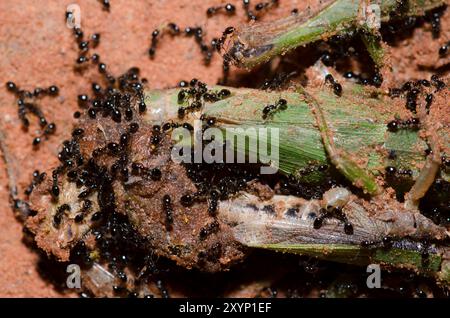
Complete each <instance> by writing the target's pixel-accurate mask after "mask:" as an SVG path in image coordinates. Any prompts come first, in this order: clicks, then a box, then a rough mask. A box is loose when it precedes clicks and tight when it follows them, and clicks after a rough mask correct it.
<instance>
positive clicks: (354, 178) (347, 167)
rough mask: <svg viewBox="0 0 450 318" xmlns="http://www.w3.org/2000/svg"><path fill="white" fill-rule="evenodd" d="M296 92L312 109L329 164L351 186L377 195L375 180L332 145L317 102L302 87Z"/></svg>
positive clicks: (378, 191)
mask: <svg viewBox="0 0 450 318" xmlns="http://www.w3.org/2000/svg"><path fill="white" fill-rule="evenodd" d="M297 92H298V93H299V94H301V95H303V96H305V98H306V101H307V102H308V104H309V106H310V107H311V108H312V113H313V115H314V116H315V118H316V122H317V126H318V128H319V131H320V135H321V137H322V142H323V145H324V147H325V150H326V152H327V154H328V156H329V158H330V160H331V162H332V163H333V164H334V165H335V166H336V168H337V169H338V170H339V171H340V172H341V173H342V174H343V175H344V176H345V177H346V178H347V179H348V180H350V181H351V182H352V183H353V185H355V186H356V187H359V188H361V189H363V191H364V192H366V193H369V194H370V195H377V194H379V193H380V188H379V187H378V185H377V182H376V180H375V178H374V177H373V176H372V175H371V174H370V173H369V172H367V171H366V170H365V169H363V168H361V167H360V166H359V165H358V164H357V163H356V162H355V161H354V160H353V159H352V158H351V157H350V155H349V154H347V153H346V152H345V151H344V150H343V149H338V148H337V147H336V145H335V144H334V141H333V135H332V133H331V130H330V129H329V128H328V125H327V122H326V120H325V116H324V114H323V111H322V108H321V107H320V105H319V103H318V102H317V100H316V99H315V98H314V97H313V96H311V95H310V94H309V93H307V92H306V91H305V90H304V89H303V87H300V88H299V89H297Z"/></svg>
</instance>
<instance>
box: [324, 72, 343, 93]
mask: <svg viewBox="0 0 450 318" xmlns="http://www.w3.org/2000/svg"><path fill="white" fill-rule="evenodd" d="M325 83H330V84H331V85H333V92H334V94H335V95H337V96H339V97H340V96H342V86H341V84H339V83H338V82H337V81H336V80H335V79H334V77H333V75H331V74H327V75H326V76H325Z"/></svg>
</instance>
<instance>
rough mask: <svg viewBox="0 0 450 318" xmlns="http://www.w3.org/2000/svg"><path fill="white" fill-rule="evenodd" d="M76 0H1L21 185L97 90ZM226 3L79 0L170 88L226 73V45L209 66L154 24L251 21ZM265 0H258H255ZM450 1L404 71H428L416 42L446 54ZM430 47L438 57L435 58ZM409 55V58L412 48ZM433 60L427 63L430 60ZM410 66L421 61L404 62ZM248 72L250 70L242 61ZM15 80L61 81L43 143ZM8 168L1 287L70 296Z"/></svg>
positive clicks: (210, 30)
mask: <svg viewBox="0 0 450 318" xmlns="http://www.w3.org/2000/svg"><path fill="white" fill-rule="evenodd" d="M72 2H73V1H62V0H58V1H55V0H52V1H51V0H37V1H28V0H17V1H6V0H0V21H1V23H0V56H1V59H0V84H1V85H0V107H1V108H2V116H1V118H0V129H1V130H2V131H3V132H4V134H5V137H6V147H7V149H8V151H9V152H10V155H11V156H12V157H13V158H15V161H14V162H13V164H12V169H13V170H14V171H15V174H16V176H17V180H18V186H19V193H20V194H22V193H23V190H24V188H25V186H26V185H27V184H28V183H29V181H30V179H31V174H32V172H33V171H34V170H35V169H39V170H41V171H43V170H46V169H48V168H49V167H51V166H53V165H54V164H55V163H56V161H57V159H56V154H57V152H58V146H59V144H60V142H61V140H63V138H66V137H68V136H69V134H70V131H71V127H72V123H73V121H74V119H73V116H72V114H73V112H74V111H75V110H77V109H78V106H77V103H76V98H77V95H78V94H81V93H90V87H89V85H90V82H92V81H99V76H98V74H96V72H93V71H92V70H90V71H88V72H86V73H84V74H79V73H75V72H73V65H74V61H75V59H76V58H77V48H76V45H75V42H74V40H73V36H72V32H71V30H70V29H68V28H67V27H66V25H65V21H64V13H65V9H66V7H67V5H68V4H70V3H72ZM221 2H222V3H225V1H220V0H212V1H209V0H208V1H205V0H177V1H175V0H171V1H169V0H160V1H150V0H148V1H144V0H139V1H127V0H112V1H111V3H112V4H111V10H110V13H108V12H106V11H104V10H102V7H101V4H100V2H99V1H93V0H90V1H88V0H83V1H82V0H80V1H77V3H78V4H79V5H80V8H81V18H82V28H83V30H84V31H85V33H86V34H87V35H89V34H92V33H94V32H99V33H101V36H102V38H101V43H100V46H99V47H98V49H97V50H96V51H97V52H98V53H99V54H100V56H101V57H102V60H103V61H104V62H105V63H106V64H107V65H108V68H109V70H110V71H111V72H112V73H113V74H115V75H118V74H119V73H122V72H124V71H125V70H127V69H128V68H129V67H131V66H138V67H140V68H141V71H142V76H143V77H145V78H147V79H148V80H149V86H150V87H153V88H164V87H170V86H174V85H176V83H177V82H178V81H180V80H182V79H187V80H189V79H191V78H193V77H197V78H199V79H201V80H202V81H204V82H206V83H208V84H214V83H216V82H217V80H218V79H219V78H220V76H221V60H220V59H219V57H218V56H217V55H215V56H214V58H213V61H212V63H211V65H210V66H209V67H206V66H204V65H203V63H202V60H201V55H200V49H199V47H198V46H197V45H196V44H195V42H194V40H193V39H191V38H185V37H179V38H177V39H171V38H170V36H169V35H166V36H164V38H163V39H162V40H161V41H160V42H159V44H158V49H157V52H156V56H155V59H154V60H150V59H149V57H148V55H147V50H148V48H149V46H150V34H151V32H152V30H153V29H155V28H156V27H158V26H159V25H160V24H161V23H164V22H175V23H177V24H179V25H180V27H181V28H184V27H186V26H196V25H197V26H202V27H204V29H206V30H207V36H206V39H207V40H208V41H209V40H211V38H212V37H218V36H220V34H221V31H222V30H223V29H224V28H225V27H227V26H229V25H237V24H240V23H242V22H245V21H246V19H245V18H244V13H243V10H242V7H241V1H230V2H233V3H235V4H236V6H237V14H236V15H235V16H234V17H227V16H225V15H224V14H218V15H217V16H214V17H213V18H210V19H207V17H206V14H205V11H206V9H207V8H208V7H209V6H211V5H213V4H214V5H216V4H218V3H221ZM281 2H282V4H281V5H280V7H279V8H277V9H274V10H273V11H271V14H270V17H269V16H268V17H267V18H270V19H274V18H276V17H280V16H283V15H287V14H289V12H290V10H292V9H293V8H296V7H297V8H299V9H300V10H302V7H305V6H306V5H307V3H308V1H300V0H297V1H295V0H293V1H287V0H286V1H281ZM254 3H256V1H254ZM448 17H449V10H447V12H446V15H445V16H444V17H443V18H442V20H443V26H442V28H443V30H444V34H443V35H442V36H441V39H440V40H436V41H431V35H430V33H429V32H425V31H422V30H420V31H418V32H416V33H418V34H417V35H415V36H414V37H413V38H412V39H408V40H405V41H404V42H400V43H399V44H398V45H399V48H398V49H397V50H398V52H396V53H395V54H393V56H392V64H393V65H395V70H396V71H397V72H398V78H399V79H405V78H408V77H410V76H413V77H419V76H424V75H427V76H428V77H429V74H430V73H429V71H428V68H425V69H422V70H421V71H420V72H419V73H416V71H417V69H414V68H411V66H412V65H414V64H416V61H415V60H414V58H415V57H414V54H413V52H414V49H411V47H412V48H415V47H422V44H424V43H426V50H425V49H423V50H422V49H421V54H420V61H419V62H420V64H426V63H431V64H433V63H432V62H433V61H435V60H436V59H437V49H438V47H439V46H440V45H442V43H444V39H447V40H448V38H449V37H448V35H449V21H448V20H449V19H448ZM427 56H430V58H427ZM405 57H407V58H405ZM399 61H401V62H399ZM424 61H425V62H426V63H425V62H424ZM404 67H408V68H409V69H411V70H412V73H410V72H405V69H404ZM240 72H241V73H243V71H240ZM8 80H12V81H14V82H16V83H17V84H18V85H19V86H20V87H23V88H24V89H33V88H34V87H36V86H41V87H48V86H49V85H52V84H56V85H58V86H59V88H60V94H59V96H58V97H57V98H47V97H46V98H44V99H42V101H41V103H40V104H41V106H42V108H43V111H44V113H45V115H46V116H47V118H48V119H49V120H50V121H54V122H55V123H56V125H57V133H56V135H54V136H51V137H50V138H49V140H45V141H44V142H43V143H42V144H41V145H40V147H39V148H40V149H39V150H38V151H36V150H33V149H32V146H31V142H32V140H33V138H34V137H35V136H36V135H37V130H38V129H39V127H38V125H37V120H36V119H35V118H33V117H30V118H31V126H30V128H29V131H28V132H24V131H23V129H22V128H21V124H20V121H19V119H18V117H17V106H16V105H15V98H14V96H13V95H12V94H9V93H8V92H7V91H6V89H5V86H4V83H5V82H6V81H8ZM7 183H8V181H7V178H6V173H5V169H4V163H3V161H1V162H0V228H1V231H0V273H1V275H0V296H6V297H55V296H61V295H62V294H60V293H59V292H57V291H56V290H55V289H54V287H53V286H52V285H51V284H50V283H49V282H48V281H47V280H45V279H43V278H42V277H41V276H40V274H39V273H38V271H37V266H36V263H37V259H38V256H37V254H36V253H35V252H34V251H32V250H31V249H29V248H28V247H26V246H25V245H24V244H23V243H22V230H21V228H22V226H21V224H20V223H18V222H17V221H16V220H15V218H14V216H13V213H12V211H11V209H10V205H9V202H8V188H7Z"/></svg>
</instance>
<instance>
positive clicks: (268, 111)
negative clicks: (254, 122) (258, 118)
mask: <svg viewBox="0 0 450 318" xmlns="http://www.w3.org/2000/svg"><path fill="white" fill-rule="evenodd" d="M285 109H287V101H286V100H285V99H283V98H281V99H279V100H278V101H277V102H276V104H275V105H272V104H271V105H267V106H265V107H264V108H263V111H262V113H263V115H262V118H263V119H264V120H266V119H267V117H268V116H269V115H273V114H274V113H275V111H277V110H285Z"/></svg>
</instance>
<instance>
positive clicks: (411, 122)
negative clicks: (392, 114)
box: [387, 118, 420, 132]
mask: <svg viewBox="0 0 450 318" xmlns="http://www.w3.org/2000/svg"><path fill="white" fill-rule="evenodd" d="M419 125H420V120H419V118H411V119H407V120H397V119H394V120H392V121H390V122H389V123H388V124H387V128H388V130H389V131H390V132H396V131H398V130H399V129H412V130H417V129H419Z"/></svg>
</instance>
